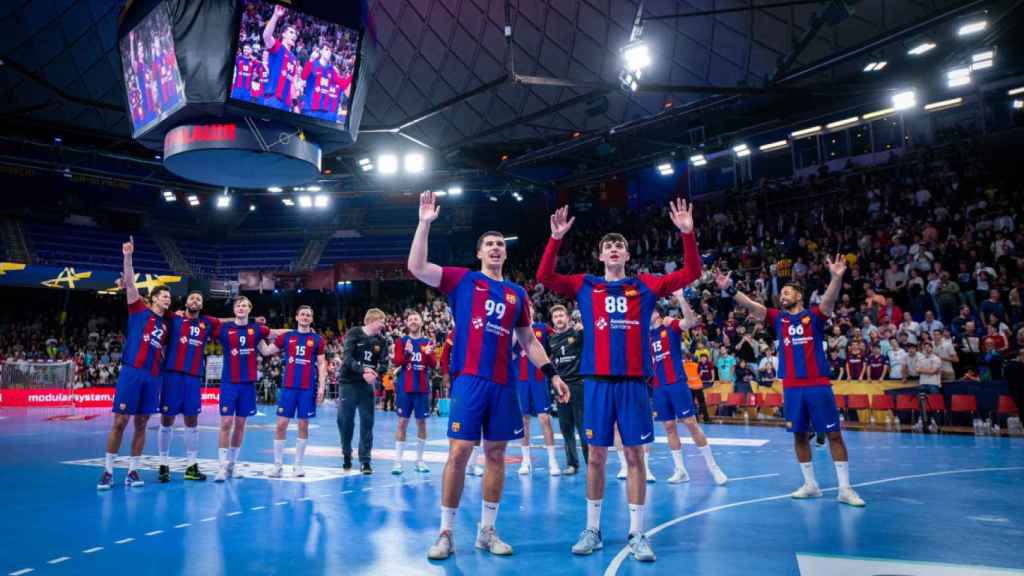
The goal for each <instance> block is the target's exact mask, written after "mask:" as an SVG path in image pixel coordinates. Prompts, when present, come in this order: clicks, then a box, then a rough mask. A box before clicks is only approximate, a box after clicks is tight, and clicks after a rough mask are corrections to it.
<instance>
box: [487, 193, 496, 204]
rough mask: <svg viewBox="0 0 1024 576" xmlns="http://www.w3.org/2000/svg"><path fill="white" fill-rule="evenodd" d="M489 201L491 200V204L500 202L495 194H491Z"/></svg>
mask: <svg viewBox="0 0 1024 576" xmlns="http://www.w3.org/2000/svg"><path fill="white" fill-rule="evenodd" d="M487 199H488V200H490V201H491V202H497V201H498V197H497V196H495V195H494V194H491V195H490V196H488V197H487Z"/></svg>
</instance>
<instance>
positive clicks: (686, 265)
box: [641, 198, 702, 296]
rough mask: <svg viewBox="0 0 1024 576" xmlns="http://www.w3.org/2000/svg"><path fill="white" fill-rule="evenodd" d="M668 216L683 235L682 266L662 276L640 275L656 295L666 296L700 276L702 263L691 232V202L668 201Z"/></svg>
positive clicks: (695, 240)
mask: <svg viewBox="0 0 1024 576" xmlns="http://www.w3.org/2000/svg"><path fill="white" fill-rule="evenodd" d="M669 210H670V212H669V216H670V217H671V218H672V223H673V224H675V226H676V228H678V229H679V233H680V234H681V235H682V237H683V267H682V269H681V270H676V271H675V272H672V273H671V274H665V275H664V276H656V275H647V274H644V275H641V279H642V280H643V282H644V283H645V284H647V285H648V286H649V287H650V288H651V289H652V290H653V291H654V292H655V293H656V294H657V295H658V296H667V295H669V294H671V293H673V292H675V291H676V290H679V289H680V288H686V287H687V286H689V285H690V284H692V283H693V281H694V280H696V279H697V278H699V277H700V273H701V269H702V265H701V261H700V249H698V248H697V235H696V234H694V232H693V204H687V202H686V200H683V199H682V198H680V199H678V200H673V201H672V202H670V203H669Z"/></svg>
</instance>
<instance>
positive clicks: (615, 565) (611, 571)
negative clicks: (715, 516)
mask: <svg viewBox="0 0 1024 576" xmlns="http://www.w3.org/2000/svg"><path fill="white" fill-rule="evenodd" d="M1014 470H1024V466H1006V467H998V468H963V469H960V470H942V471H940V472H927V473H924V474H910V475H907V476H894V477H892V478H882V479H881V480H871V481H868V482H861V483H859V484H853V485H852V487H853V488H860V487H862V486H874V485H876V484H888V483H890V482H900V481H902V480H914V479H917V478H930V477H933V476H949V475H952V474H973V473H976V472H1012V471H1014ZM837 490H839V487H838V486H834V487H832V488H823V489H822V492H835V491H837ZM789 497H790V496H789V493H788V492H787V493H786V494H780V495H778V496H765V497H764V498H754V499H752V500H741V501H740V502H731V503H729V504H722V505H721V506H712V507H711V508H705V509H703V510H697V511H696V512H691V513H689V514H685V515H683V516H679V517H677V518H673V519H672V520H669V521H667V522H662V523H661V524H658V525H657V526H655V527H654V528H651V529H650V530H648V531H647V532H646V535H647V537H648V538H653V537H654V536H655V535H656V534H658V533H659V532H661V531H662V530H664V529H666V528H670V527H672V526H675V525H676V524H680V523H682V522H685V521H687V520H690V519H692V518H697V517H698V516H706V515H708V514H711V513H712V512H718V511H721V510H727V509H729V508H737V507H739V506H747V505H750V504H760V503H762V502H771V501H774V500H782V499H785V498H789ZM627 556H629V546H623V547H622V549H621V550H619V553H618V554H616V555H615V557H614V558H612V561H611V562H610V563H609V564H608V568H606V569H605V571H604V576H615V574H616V573H617V572H618V571H619V568H620V567H621V566H622V563H623V562H624V561H625V560H626V557H627Z"/></svg>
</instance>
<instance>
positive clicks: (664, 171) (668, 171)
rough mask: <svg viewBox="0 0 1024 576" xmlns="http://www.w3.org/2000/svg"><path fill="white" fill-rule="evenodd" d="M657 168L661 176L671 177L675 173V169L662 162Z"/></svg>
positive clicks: (670, 164) (669, 164)
mask: <svg viewBox="0 0 1024 576" xmlns="http://www.w3.org/2000/svg"><path fill="white" fill-rule="evenodd" d="M657 168H658V173H660V174H661V175H662V176H671V175H673V174H675V173H676V171H675V169H673V168H672V163H671V162H662V163H661V164H658V166H657Z"/></svg>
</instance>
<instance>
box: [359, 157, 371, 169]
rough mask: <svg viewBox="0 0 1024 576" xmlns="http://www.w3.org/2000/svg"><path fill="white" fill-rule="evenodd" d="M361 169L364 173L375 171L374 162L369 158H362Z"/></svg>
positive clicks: (360, 160) (360, 161)
mask: <svg viewBox="0 0 1024 576" xmlns="http://www.w3.org/2000/svg"><path fill="white" fill-rule="evenodd" d="M359 167H360V168H362V169H363V172H369V171H370V170H373V161H372V160H370V159H369V158H360V159H359Z"/></svg>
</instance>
